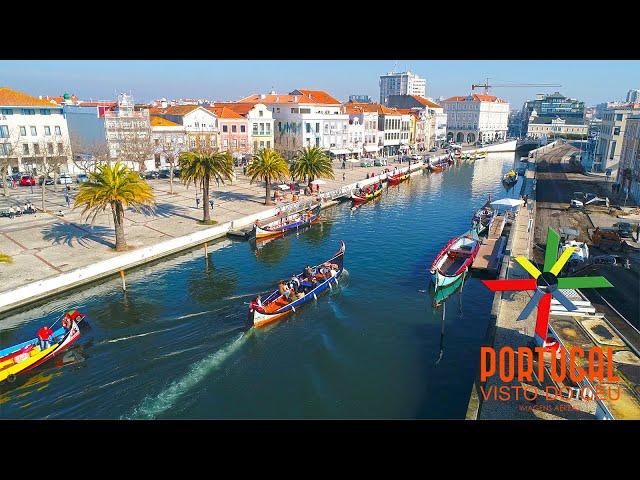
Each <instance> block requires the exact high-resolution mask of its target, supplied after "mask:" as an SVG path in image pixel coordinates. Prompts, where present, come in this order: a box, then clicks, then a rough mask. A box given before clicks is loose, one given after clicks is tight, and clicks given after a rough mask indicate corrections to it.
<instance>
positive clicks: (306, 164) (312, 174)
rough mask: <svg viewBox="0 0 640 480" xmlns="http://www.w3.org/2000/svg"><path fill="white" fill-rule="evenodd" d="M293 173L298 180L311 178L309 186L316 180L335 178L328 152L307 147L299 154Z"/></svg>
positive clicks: (292, 169)
mask: <svg viewBox="0 0 640 480" xmlns="http://www.w3.org/2000/svg"><path fill="white" fill-rule="evenodd" d="M291 173H292V174H293V176H294V177H295V178H297V179H298V180H302V179H303V178H304V177H305V176H306V177H308V178H309V185H311V182H313V181H314V180H315V179H316V178H330V179H333V178H335V177H334V176H333V165H332V163H331V159H330V158H329V155H328V154H327V151H326V150H324V149H322V148H320V147H306V148H303V149H302V150H300V151H299V152H298V154H297V155H296V158H295V164H294V165H293V166H292V167H291Z"/></svg>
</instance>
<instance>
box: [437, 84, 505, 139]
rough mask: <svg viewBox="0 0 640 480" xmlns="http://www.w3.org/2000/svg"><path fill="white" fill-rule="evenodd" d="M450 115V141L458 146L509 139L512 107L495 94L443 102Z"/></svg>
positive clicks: (448, 120) (460, 97)
mask: <svg viewBox="0 0 640 480" xmlns="http://www.w3.org/2000/svg"><path fill="white" fill-rule="evenodd" d="M442 104H443V106H444V111H445V113H446V114H447V139H448V140H450V141H454V142H455V143H457V144H464V143H467V144H475V143H477V142H488V143H491V142H496V141H501V140H505V139H506V138H507V131H508V124H509V104H508V103H507V102H506V101H505V100H502V99H501V98H498V97H496V96H494V95H488V94H479V93H474V94H472V95H467V96H454V97H449V98H447V99H446V100H444V101H443V102H442Z"/></svg>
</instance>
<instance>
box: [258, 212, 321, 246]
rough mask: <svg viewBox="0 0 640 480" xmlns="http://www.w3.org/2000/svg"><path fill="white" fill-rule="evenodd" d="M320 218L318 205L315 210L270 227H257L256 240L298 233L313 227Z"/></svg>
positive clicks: (272, 224) (283, 220)
mask: <svg viewBox="0 0 640 480" xmlns="http://www.w3.org/2000/svg"><path fill="white" fill-rule="evenodd" d="M319 216H320V204H318V205H316V206H315V207H314V208H313V209H311V210H308V211H306V212H303V213H299V214H297V215H295V216H293V217H291V218H288V219H285V218H281V219H280V220H276V221H274V222H271V223H269V224H268V225H255V229H254V230H255V236H256V240H259V239H261V238H268V237H273V236H274V235H283V234H286V233H289V232H292V231H296V230H298V229H299V228H302V227H306V226H307V225H311V224H312V223H313V222H315V221H317V220H318V218H319Z"/></svg>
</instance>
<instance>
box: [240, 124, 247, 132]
mask: <svg viewBox="0 0 640 480" xmlns="http://www.w3.org/2000/svg"><path fill="white" fill-rule="evenodd" d="M240 131H241V132H242V133H244V132H246V131H247V129H246V128H245V126H244V125H240Z"/></svg>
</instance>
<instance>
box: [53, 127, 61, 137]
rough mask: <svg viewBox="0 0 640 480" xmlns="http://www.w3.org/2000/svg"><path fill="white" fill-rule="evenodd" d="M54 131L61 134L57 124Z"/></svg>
mask: <svg viewBox="0 0 640 480" xmlns="http://www.w3.org/2000/svg"><path fill="white" fill-rule="evenodd" d="M54 128H55V131H56V135H62V132H61V131H60V127H59V126H57V125H56V126H55V127H54Z"/></svg>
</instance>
